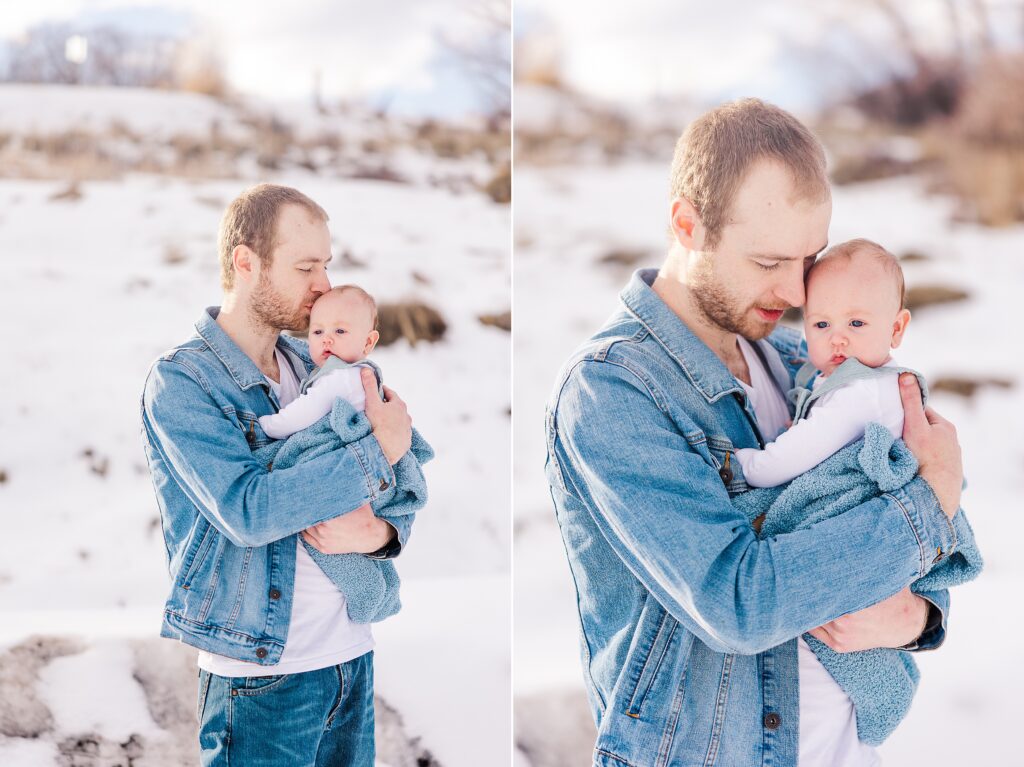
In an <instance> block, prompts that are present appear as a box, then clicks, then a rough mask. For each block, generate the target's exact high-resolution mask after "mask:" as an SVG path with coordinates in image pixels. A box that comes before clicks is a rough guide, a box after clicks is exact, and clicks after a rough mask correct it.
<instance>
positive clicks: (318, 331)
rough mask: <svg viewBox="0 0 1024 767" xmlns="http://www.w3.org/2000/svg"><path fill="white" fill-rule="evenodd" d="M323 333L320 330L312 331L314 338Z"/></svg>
mask: <svg viewBox="0 0 1024 767" xmlns="http://www.w3.org/2000/svg"><path fill="white" fill-rule="evenodd" d="M323 332H324V331H322V330H314V331H313V335H315V336H318V335H320V334H321V333H323Z"/></svg>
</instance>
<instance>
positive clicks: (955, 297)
mask: <svg viewBox="0 0 1024 767" xmlns="http://www.w3.org/2000/svg"><path fill="white" fill-rule="evenodd" d="M968 298H970V294H969V293H967V292H966V291H964V290H961V289H960V288H950V287H947V286H945V285H915V286H914V287H910V288H907V293H906V297H905V298H904V304H905V306H906V307H907V308H908V309H910V311H912V312H913V311H917V310H919V309H923V308H924V307H926V306H935V305H938V304H949V303H956V302H958V301H966V300H967V299H968Z"/></svg>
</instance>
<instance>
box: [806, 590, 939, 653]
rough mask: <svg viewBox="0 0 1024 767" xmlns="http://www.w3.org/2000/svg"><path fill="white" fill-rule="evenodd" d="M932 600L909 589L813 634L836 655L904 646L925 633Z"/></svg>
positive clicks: (838, 620) (812, 631)
mask: <svg viewBox="0 0 1024 767" xmlns="http://www.w3.org/2000/svg"><path fill="white" fill-rule="evenodd" d="M927 622H928V600H926V599H924V598H923V597H919V596H917V594H913V593H911V591H910V588H909V587H908V588H905V589H903V591H900V592H898V593H896V594H893V595H892V596H891V597H889V598H888V599H884V600H882V601H881V602H879V603H878V604H876V605H872V606H871V607H865V608H864V609H863V610H859V611H858V612H855V613H850V614H849V615H844V616H842V617H841V618H836V619H835V620H834V621H829V622H828V623H826V624H825V625H824V626H818V628H816V629H812V630H811V632H810V634H811V636H813V637H814V638H815V639H818V640H820V641H822V642H824V643H825V644H827V645H828V646H829V647H831V648H832V649H833V650H835V651H836V652H856V651H857V650H871V649H874V648H875V647H902V646H903V645H906V644H910V643H911V642H913V641H914V640H915V639H917V638H918V637H919V636H921V632H922V631H924V627H925V625H926V624H927Z"/></svg>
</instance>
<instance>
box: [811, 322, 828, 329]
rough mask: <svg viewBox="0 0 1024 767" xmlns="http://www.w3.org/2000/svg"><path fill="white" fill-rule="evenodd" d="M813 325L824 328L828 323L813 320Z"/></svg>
mask: <svg viewBox="0 0 1024 767" xmlns="http://www.w3.org/2000/svg"><path fill="white" fill-rule="evenodd" d="M814 327H816V328H817V329H818V330H824V329H825V328H827V327H828V323H827V322H825V321H824V320H822V321H821V322H815V323H814Z"/></svg>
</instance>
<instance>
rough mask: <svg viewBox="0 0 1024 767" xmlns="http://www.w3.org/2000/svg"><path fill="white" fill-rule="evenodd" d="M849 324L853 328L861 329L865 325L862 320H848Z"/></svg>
mask: <svg viewBox="0 0 1024 767" xmlns="http://www.w3.org/2000/svg"><path fill="white" fill-rule="evenodd" d="M850 324H851V325H853V326H854V327H855V328H862V327H864V325H865V324H867V323H865V322H864V320H850Z"/></svg>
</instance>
